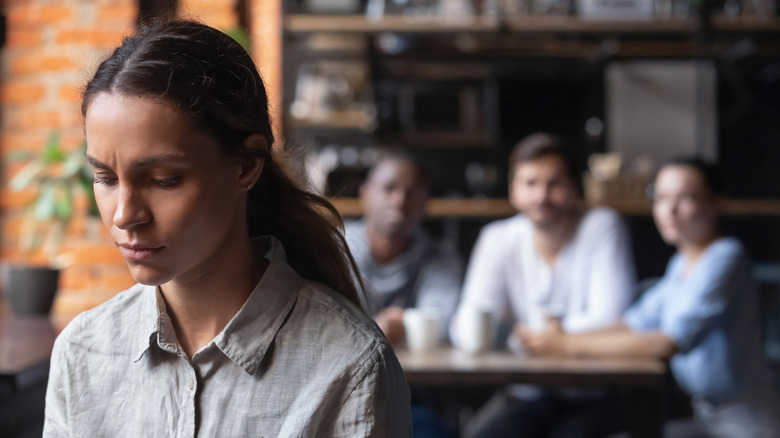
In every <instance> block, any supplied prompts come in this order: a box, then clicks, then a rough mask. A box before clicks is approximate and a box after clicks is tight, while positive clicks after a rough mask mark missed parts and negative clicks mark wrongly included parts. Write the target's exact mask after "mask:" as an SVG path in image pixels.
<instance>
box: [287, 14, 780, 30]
mask: <svg viewBox="0 0 780 438" xmlns="http://www.w3.org/2000/svg"><path fill="white" fill-rule="evenodd" d="M284 29H285V31H286V32H292V33H305V32H341V33H345V32H346V33H379V32H414V33H451V32H476V33H479V32H496V31H498V30H502V29H507V30H509V31H510V32H512V33H557V34H560V33H564V34H572V33H579V34H588V33H612V34H614V33H630V34H643V33H644V34H658V35H663V34H693V33H694V32H696V31H697V30H698V29H699V20H698V19H697V18H687V19H679V18H677V19H651V20H597V19H585V18H580V17H576V16H551V17H545V16H514V17H512V16H510V17H504V18H503V19H502V20H486V19H483V18H481V17H474V18H471V19H465V20H457V21H445V20H442V19H436V18H410V17H406V16H401V15H388V16H385V17H384V18H382V19H381V20H377V21H371V20H369V19H368V18H366V16H365V15H362V14H354V15H310V14H292V15H288V16H287V17H285V19H284ZM712 29H713V30H716V31H726V32H780V19H777V18H770V19H757V18H752V19H738V20H733V19H727V18H724V17H713V19H712Z"/></svg>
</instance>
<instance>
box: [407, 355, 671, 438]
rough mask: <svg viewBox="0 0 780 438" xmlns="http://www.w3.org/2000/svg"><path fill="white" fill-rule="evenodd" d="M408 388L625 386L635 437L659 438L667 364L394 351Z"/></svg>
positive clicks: (656, 361) (647, 361)
mask: <svg viewBox="0 0 780 438" xmlns="http://www.w3.org/2000/svg"><path fill="white" fill-rule="evenodd" d="M396 355H397V356H398V361H399V362H400V363H401V367H402V368H403V369H404V373H405V375H406V380H407V381H408V382H409V384H410V385H412V386H415V385H419V386H427V387H434V388H435V387H453V386H496V387H502V386H506V385H510V384H514V383H526V384H534V385H544V386H591V387H593V386H600V387H618V388H626V389H628V390H629V393H630V398H629V399H630V402H631V406H632V409H631V410H630V411H631V412H632V413H635V414H636V417H633V416H632V417H631V418H629V424H630V429H631V430H630V432H631V435H632V436H634V437H659V436H661V435H662V426H663V407H664V403H663V399H664V393H665V385H666V382H667V366H666V364H665V363H664V362H662V361H660V360H654V359H641V360H637V359H608V360H605V359H579V358H541V357H530V356H525V355H518V354H513V353H511V352H507V351H493V352H488V353H484V354H480V355H473V356H472V355H468V354H466V353H463V352H460V351H457V350H454V349H452V348H442V349H439V350H435V351H431V352H427V353H423V354H414V353H411V352H409V351H406V350H400V349H399V350H398V351H396Z"/></svg>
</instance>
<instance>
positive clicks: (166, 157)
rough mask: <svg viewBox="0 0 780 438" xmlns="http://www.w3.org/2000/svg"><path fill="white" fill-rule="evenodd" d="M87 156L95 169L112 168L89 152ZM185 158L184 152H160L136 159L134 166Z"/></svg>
mask: <svg viewBox="0 0 780 438" xmlns="http://www.w3.org/2000/svg"><path fill="white" fill-rule="evenodd" d="M85 157H86V159H87V161H88V162H89V164H91V165H92V167H94V168H95V169H100V170H111V168H110V167H109V166H108V165H106V164H104V163H102V162H101V161H100V160H98V159H97V158H95V157H93V156H91V155H89V154H86V155H85ZM185 159H186V156H185V155H184V154H160V155H154V156H151V157H147V158H144V159H142V160H139V161H136V162H135V163H133V167H136V168H144V167H150V166H154V165H155V164H159V163H177V162H182V161H184V160H185Z"/></svg>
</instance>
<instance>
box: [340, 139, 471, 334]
mask: <svg viewBox="0 0 780 438" xmlns="http://www.w3.org/2000/svg"><path fill="white" fill-rule="evenodd" d="M429 193H430V178H429V176H428V174H427V172H426V171H425V169H424V168H423V167H422V166H421V165H420V163H418V162H417V161H416V160H414V159H413V158H412V157H410V156H407V155H400V154H396V155H389V156H386V157H384V158H383V159H381V160H380V161H379V162H377V163H376V164H375V165H374V167H373V168H372V169H371V170H370V171H369V173H368V176H367V177H366V180H365V181H364V183H363V184H362V186H361V188H360V200H361V203H362V206H363V219H362V220H358V221H347V222H346V223H345V225H344V226H345V234H346V239H347V244H348V245H349V249H350V251H352V255H353V257H354V258H355V261H356V262H357V265H358V267H359V268H360V273H361V274H362V276H363V281H364V283H365V286H366V295H367V296H366V300H367V302H366V303H365V307H366V310H367V311H368V312H369V314H371V315H372V316H373V317H374V320H375V321H376V322H377V324H378V325H379V327H380V328H381V329H382V331H383V332H384V333H385V336H387V338H388V339H389V340H390V342H391V343H393V344H397V343H398V342H400V341H401V340H402V339H403V338H404V328H403V312H404V309H406V308H409V307H419V308H432V309H436V310H437V312H438V314H439V317H440V320H441V328H442V336H444V334H445V333H446V327H447V325H448V323H449V321H450V318H451V317H452V314H453V313H454V311H455V308H456V306H457V303H458V294H459V291H460V288H461V281H462V275H463V261H462V260H461V258H460V256H459V254H458V253H457V251H454V250H449V251H447V250H445V248H443V247H442V245H441V244H440V243H439V242H437V241H436V240H435V239H434V238H433V237H432V236H430V235H429V234H428V233H427V232H425V230H423V229H422V227H421V223H422V220H423V216H424V213H425V203H426V201H427V200H428V196H429Z"/></svg>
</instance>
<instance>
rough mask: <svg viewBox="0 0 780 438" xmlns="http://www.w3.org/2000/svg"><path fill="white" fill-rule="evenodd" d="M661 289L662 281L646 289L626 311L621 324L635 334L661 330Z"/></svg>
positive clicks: (662, 286)
mask: <svg viewBox="0 0 780 438" xmlns="http://www.w3.org/2000/svg"><path fill="white" fill-rule="evenodd" d="M670 265H671V263H670ZM667 271H668V269H667ZM663 288H664V280H661V281H660V282H659V283H658V284H656V285H655V286H653V287H651V288H650V289H648V290H647V291H646V292H645V293H644V294H643V295H642V297H641V298H639V300H638V301H637V302H636V303H635V304H634V305H633V306H631V308H629V309H628V311H626V314H625V315H624V316H623V323H624V324H626V325H627V326H628V327H630V328H631V330H633V331H636V332H646V331H650V330H659V329H660V328H661V310H663V309H662V303H663V293H662V292H663Z"/></svg>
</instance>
